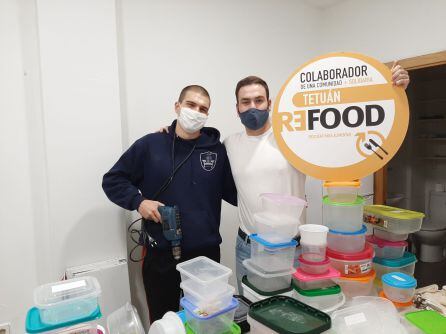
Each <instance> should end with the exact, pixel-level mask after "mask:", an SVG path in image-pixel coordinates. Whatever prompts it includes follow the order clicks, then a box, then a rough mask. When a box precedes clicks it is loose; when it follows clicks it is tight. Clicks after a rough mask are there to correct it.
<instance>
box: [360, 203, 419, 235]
mask: <svg viewBox="0 0 446 334" xmlns="http://www.w3.org/2000/svg"><path fill="white" fill-rule="evenodd" d="M423 218H424V214H423V213H421V212H415V211H410V210H405V209H399V208H394V207H391V206H385V205H367V206H365V208H364V222H366V223H369V224H372V225H373V227H374V228H375V229H381V230H385V231H387V232H391V233H396V234H407V233H414V232H417V231H419V230H420V229H421V224H422V223H423Z"/></svg>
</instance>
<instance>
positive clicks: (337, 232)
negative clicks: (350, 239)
mask: <svg viewBox="0 0 446 334" xmlns="http://www.w3.org/2000/svg"><path fill="white" fill-rule="evenodd" d="M366 232H367V226H365V225H364V224H363V225H362V228H361V229H360V230H359V231H355V232H342V231H337V230H329V233H332V234H341V235H360V234H366Z"/></svg>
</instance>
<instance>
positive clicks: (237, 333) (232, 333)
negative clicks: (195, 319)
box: [184, 322, 241, 334]
mask: <svg viewBox="0 0 446 334" xmlns="http://www.w3.org/2000/svg"><path fill="white" fill-rule="evenodd" d="M184 327H185V328H186V333H187V334H197V333H195V332H194V331H193V329H192V328H190V326H189V324H188V323H187V322H186V324H185V325H184ZM240 333H241V329H240V327H239V326H238V325H237V324H236V323H234V324H233V325H232V327H231V330H230V331H226V332H223V333H221V334H240Z"/></svg>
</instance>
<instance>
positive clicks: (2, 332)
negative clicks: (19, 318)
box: [0, 324, 10, 334]
mask: <svg viewBox="0 0 446 334" xmlns="http://www.w3.org/2000/svg"><path fill="white" fill-rule="evenodd" d="M9 327H10V324H0V334H10V332H9Z"/></svg>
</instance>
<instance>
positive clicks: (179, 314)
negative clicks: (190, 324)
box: [177, 310, 186, 324]
mask: <svg viewBox="0 0 446 334" xmlns="http://www.w3.org/2000/svg"><path fill="white" fill-rule="evenodd" d="M177 316H178V317H179V318H180V319H181V321H182V322H183V324H184V323H186V312H184V310H181V311H178V312H177Z"/></svg>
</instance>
